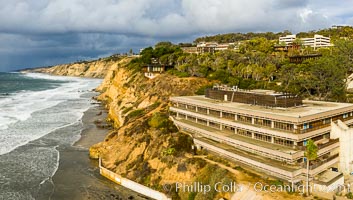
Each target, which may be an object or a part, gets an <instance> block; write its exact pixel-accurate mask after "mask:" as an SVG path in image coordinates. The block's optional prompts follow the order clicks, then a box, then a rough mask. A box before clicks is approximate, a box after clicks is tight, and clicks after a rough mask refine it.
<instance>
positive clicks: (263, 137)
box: [254, 133, 271, 142]
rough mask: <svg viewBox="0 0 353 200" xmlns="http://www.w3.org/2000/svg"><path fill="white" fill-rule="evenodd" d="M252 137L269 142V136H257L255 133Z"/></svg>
mask: <svg viewBox="0 0 353 200" xmlns="http://www.w3.org/2000/svg"><path fill="white" fill-rule="evenodd" d="M254 136H255V139H257V140H262V141H266V142H271V136H267V135H262V134H258V133H255V134H254Z"/></svg>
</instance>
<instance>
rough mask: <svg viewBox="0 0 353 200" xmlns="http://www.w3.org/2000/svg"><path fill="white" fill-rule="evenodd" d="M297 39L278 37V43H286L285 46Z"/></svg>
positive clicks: (293, 36) (292, 36)
mask: <svg viewBox="0 0 353 200" xmlns="http://www.w3.org/2000/svg"><path fill="white" fill-rule="evenodd" d="M296 38H297V37H296V36H295V35H286V36H284V37H279V43H280V44H281V43H283V42H284V43H286V45H288V44H291V43H292V42H293V41H294V40H295V39H296Z"/></svg>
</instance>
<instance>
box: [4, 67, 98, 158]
mask: <svg viewBox="0 0 353 200" xmlns="http://www.w3.org/2000/svg"><path fill="white" fill-rule="evenodd" d="M26 76H29V77H31V78H41V79H43V78H46V79H53V80H63V81H67V82H65V83H62V84H61V86H59V87H58V88H55V89H48V90H44V91H35V92H33V91H25V92H20V93H17V94H14V95H10V96H9V97H8V98H3V99H1V100H0V138H1V140H0V147H1V148H0V155H1V154H4V153H8V152H10V151H12V150H13V149H15V148H16V147H18V146H21V145H24V144H26V143H28V142H29V141H32V140H35V139H38V138H39V137H42V136H44V135H46V134H48V133H49V132H50V130H53V129H54V128H59V127H60V126H62V125H63V124H65V125H66V124H68V123H67V122H65V121H62V120H61V119H57V120H58V121H60V123H59V122H58V125H57V126H56V124H55V121H53V122H52V123H53V124H50V127H48V129H41V130H39V129H38V131H34V130H32V129H33V127H32V129H29V130H32V132H30V133H27V132H26V130H22V128H21V130H19V128H16V124H17V123H20V122H25V121H26V120H29V119H31V116H32V114H33V113H34V112H38V111H41V110H44V109H48V108H51V107H54V106H56V105H58V104H59V103H62V102H65V101H70V100H75V99H80V98H81V97H80V96H81V95H82V94H84V92H87V91H88V90H91V89H93V88H95V87H97V86H98V85H99V83H100V82H101V80H99V79H85V78H75V77H58V76H50V75H44V74H27V75H26ZM81 106H83V107H82V108H76V109H72V111H70V110H71V109H67V110H68V111H65V112H67V115H68V116H69V115H70V116H74V118H76V120H78V119H80V118H81V117H82V114H83V112H84V111H85V110H87V109H88V108H89V107H90V106H91V105H90V104H89V103H87V104H82V105H81ZM54 114H55V113H51V115H54ZM51 115H50V113H49V114H48V116H51ZM65 116H66V113H60V115H58V116H57V117H65ZM54 117H55V115H54ZM74 118H72V117H71V118H70V117H69V118H68V120H69V119H70V120H74ZM31 120H32V121H34V122H31V126H34V127H38V128H39V127H40V126H41V122H40V121H35V120H34V119H31ZM70 123H72V121H71V122H70ZM49 128H50V130H49Z"/></svg>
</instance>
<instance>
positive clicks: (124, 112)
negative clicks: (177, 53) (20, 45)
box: [26, 57, 301, 200]
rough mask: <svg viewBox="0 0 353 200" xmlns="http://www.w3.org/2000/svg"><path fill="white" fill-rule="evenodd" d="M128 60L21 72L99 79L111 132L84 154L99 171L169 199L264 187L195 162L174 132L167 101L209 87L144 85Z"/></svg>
mask: <svg viewBox="0 0 353 200" xmlns="http://www.w3.org/2000/svg"><path fill="white" fill-rule="evenodd" d="M133 59H134V58H133V57H121V58H119V59H114V60H112V59H100V60H97V61H92V62H88V63H74V64H65V65H58V66H53V67H50V68H37V69H34V70H26V72H38V73H49V74H53V75H64V76H83V77H96V78H102V77H104V80H103V81H102V83H101V85H100V86H99V87H98V88H97V89H96V90H97V91H98V92H100V95H99V96H97V97H96V98H97V100H99V101H101V102H102V103H103V105H104V106H105V107H106V109H107V111H108V117H107V119H106V120H107V122H108V123H110V124H111V125H112V129H111V130H110V132H109V133H108V135H107V136H106V138H105V139H104V141H102V142H100V143H98V144H95V145H93V146H92V147H91V148H90V150H89V153H90V157H91V158H92V159H98V158H99V157H100V158H102V164H103V166H104V167H106V168H108V169H109V170H111V171H114V172H116V173H117V174H120V175H121V176H123V177H125V178H128V179H130V180H133V181H136V182H138V183H141V184H143V185H145V186H148V187H151V188H153V189H155V190H159V191H161V192H164V193H167V194H168V195H169V196H171V197H172V199H196V200H198V199H199V200H201V199H220V198H225V199H231V195H232V194H231V193H229V192H216V191H215V190H211V191H210V192H207V193H205V192H200V191H194V192H188V191H183V190H179V191H178V192H176V188H175V186H176V183H182V184H193V183H202V184H207V185H215V184H216V183H219V182H221V183H223V184H231V183H236V184H242V185H245V184H246V185H250V184H254V183H256V182H257V181H266V180H264V179H262V178H260V176H259V175H257V174H255V173H249V172H246V171H244V170H243V169H242V168H241V167H239V166H237V165H236V164H235V163H231V162H229V161H227V160H224V159H222V158H220V157H218V156H212V155H208V156H207V157H206V156H205V155H203V154H206V155H207V152H203V151H201V152H198V154H199V155H198V156H194V153H195V152H194V150H193V149H191V146H192V144H193V140H192V138H191V137H190V136H189V135H186V134H184V133H181V132H179V130H178V129H177V128H176V127H175V126H174V125H173V122H172V121H171V120H170V119H169V114H168V108H169V104H170V103H169V97H170V96H183V95H194V94H195V92H196V91H197V90H199V89H200V88H202V87H204V86H206V85H210V84H211V82H210V81H208V80H207V79H205V78H197V77H188V78H179V77H176V76H173V75H170V74H168V73H164V74H162V75H160V76H158V77H156V78H154V79H148V78H146V77H144V75H143V73H142V71H141V69H140V68H139V67H136V65H131V61H132V60H133ZM166 185H167V186H168V187H166ZM163 186H164V187H163ZM232 193H234V191H233V192H232ZM236 195H237V196H236V197H234V198H242V197H243V196H244V195H245V196H246V195H247V196H249V195H250V196H251V197H253V198H257V199H278V197H279V196H280V197H281V198H282V199H286V198H291V199H301V198H300V197H298V196H297V195H288V194H286V193H281V194H279V193H276V194H272V193H255V192H254V191H252V190H250V189H246V190H243V191H240V192H236Z"/></svg>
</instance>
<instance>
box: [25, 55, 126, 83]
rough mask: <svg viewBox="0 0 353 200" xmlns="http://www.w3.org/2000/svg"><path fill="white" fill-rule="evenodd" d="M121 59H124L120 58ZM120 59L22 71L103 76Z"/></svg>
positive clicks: (60, 74) (115, 65) (93, 76)
mask: <svg viewBox="0 0 353 200" xmlns="http://www.w3.org/2000/svg"><path fill="white" fill-rule="evenodd" d="M122 60H126V58H125V59H122ZM119 63H120V59H119V60H117V59H101V60H97V61H91V62H81V63H70V64H62V65H56V66H53V67H44V68H36V69H30V70H25V71H23V72H37V73H46V74H52V75H59V76H81V77H90V78H104V77H105V76H106V74H107V72H108V71H110V69H111V68H115V67H117V65H119Z"/></svg>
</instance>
